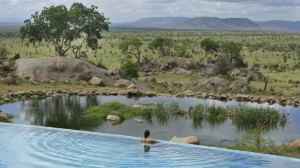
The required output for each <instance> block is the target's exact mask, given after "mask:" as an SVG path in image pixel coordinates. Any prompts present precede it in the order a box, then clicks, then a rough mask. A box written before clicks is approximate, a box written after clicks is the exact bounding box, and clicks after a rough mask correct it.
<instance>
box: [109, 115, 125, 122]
mask: <svg viewBox="0 0 300 168" xmlns="http://www.w3.org/2000/svg"><path fill="white" fill-rule="evenodd" d="M106 120H110V121H120V120H121V118H120V117H119V116H117V115H107V117H106Z"/></svg>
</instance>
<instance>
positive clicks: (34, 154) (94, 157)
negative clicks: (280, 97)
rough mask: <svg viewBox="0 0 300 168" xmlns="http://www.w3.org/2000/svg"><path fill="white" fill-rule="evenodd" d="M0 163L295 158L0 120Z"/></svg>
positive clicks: (209, 162) (292, 162)
mask: <svg viewBox="0 0 300 168" xmlns="http://www.w3.org/2000/svg"><path fill="white" fill-rule="evenodd" d="M0 130H1V131H0V142H1V143H0V149H1V150H0V167H22V168H27V167H28V168H32V167H43V168H48V167H49V168H52V167H59V168H61V167H63V168H65V167H91V168H95V167H206V168H208V167H222V168H223V167H224V168H227V167H228V168H229V167H230V168H234V167H244V168H253V167H255V168H258V167H264V168H266V167H270V168H273V167H280V168H294V167H295V168H296V167H299V165H300V159H294V158H287V157H281V156H272V155H266V154H258V153H251V152H244V151H236V150H228V149H221V148H214V147H207V146H201V145H190V144H183V143H176V142H169V141H161V143H157V144H152V145H149V144H148V145H146V144H142V143H141V142H140V140H139V139H140V138H138V137H132V136H122V135H113V134H104V133H93V132H87V131H76V130H67V129H59V128H50V127H38V126H32V125H17V124H7V123H0Z"/></svg>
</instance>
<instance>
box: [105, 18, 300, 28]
mask: <svg viewBox="0 0 300 168" xmlns="http://www.w3.org/2000/svg"><path fill="white" fill-rule="evenodd" d="M281 22H282V23H280V22H279V21H278V22H272V21H268V22H254V21H251V20H249V19H247V18H227V19H220V18H217V17H195V18H188V17H149V18H143V19H140V20H137V21H135V22H127V23H112V24H111V25H110V26H111V28H113V29H117V28H120V27H122V28H126V27H127V28H135V29H137V28H141V29H145V28H156V29H182V30H233V31H267V32H294V31H300V26H297V25H295V23H298V22H295V23H294V22H290V21H281ZM299 23H300V22H299ZM289 25H291V26H289Z"/></svg>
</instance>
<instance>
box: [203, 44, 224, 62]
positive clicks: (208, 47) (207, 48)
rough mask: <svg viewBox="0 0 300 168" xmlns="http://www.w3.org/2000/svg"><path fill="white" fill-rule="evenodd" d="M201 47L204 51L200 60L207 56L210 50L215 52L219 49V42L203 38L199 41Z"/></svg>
mask: <svg viewBox="0 0 300 168" xmlns="http://www.w3.org/2000/svg"><path fill="white" fill-rule="evenodd" d="M200 45H201V48H203V49H204V51H205V56H204V57H203V58H202V59H201V60H200V62H201V61H202V60H203V59H204V58H206V57H207V54H208V53H211V52H217V51H218V49H219V47H220V46H219V43H218V42H216V41H214V40H212V39H210V38H205V39H203V40H202V41H201V42H200Z"/></svg>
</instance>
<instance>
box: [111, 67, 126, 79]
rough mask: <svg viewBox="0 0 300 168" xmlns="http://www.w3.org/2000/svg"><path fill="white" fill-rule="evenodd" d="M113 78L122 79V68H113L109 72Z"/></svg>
mask: <svg viewBox="0 0 300 168" xmlns="http://www.w3.org/2000/svg"><path fill="white" fill-rule="evenodd" d="M110 74H111V75H112V76H113V77H114V79H115V80H118V79H124V78H125V76H124V71H123V70H122V69H119V68H117V69H115V70H114V71H113V72H111V73H110Z"/></svg>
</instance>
